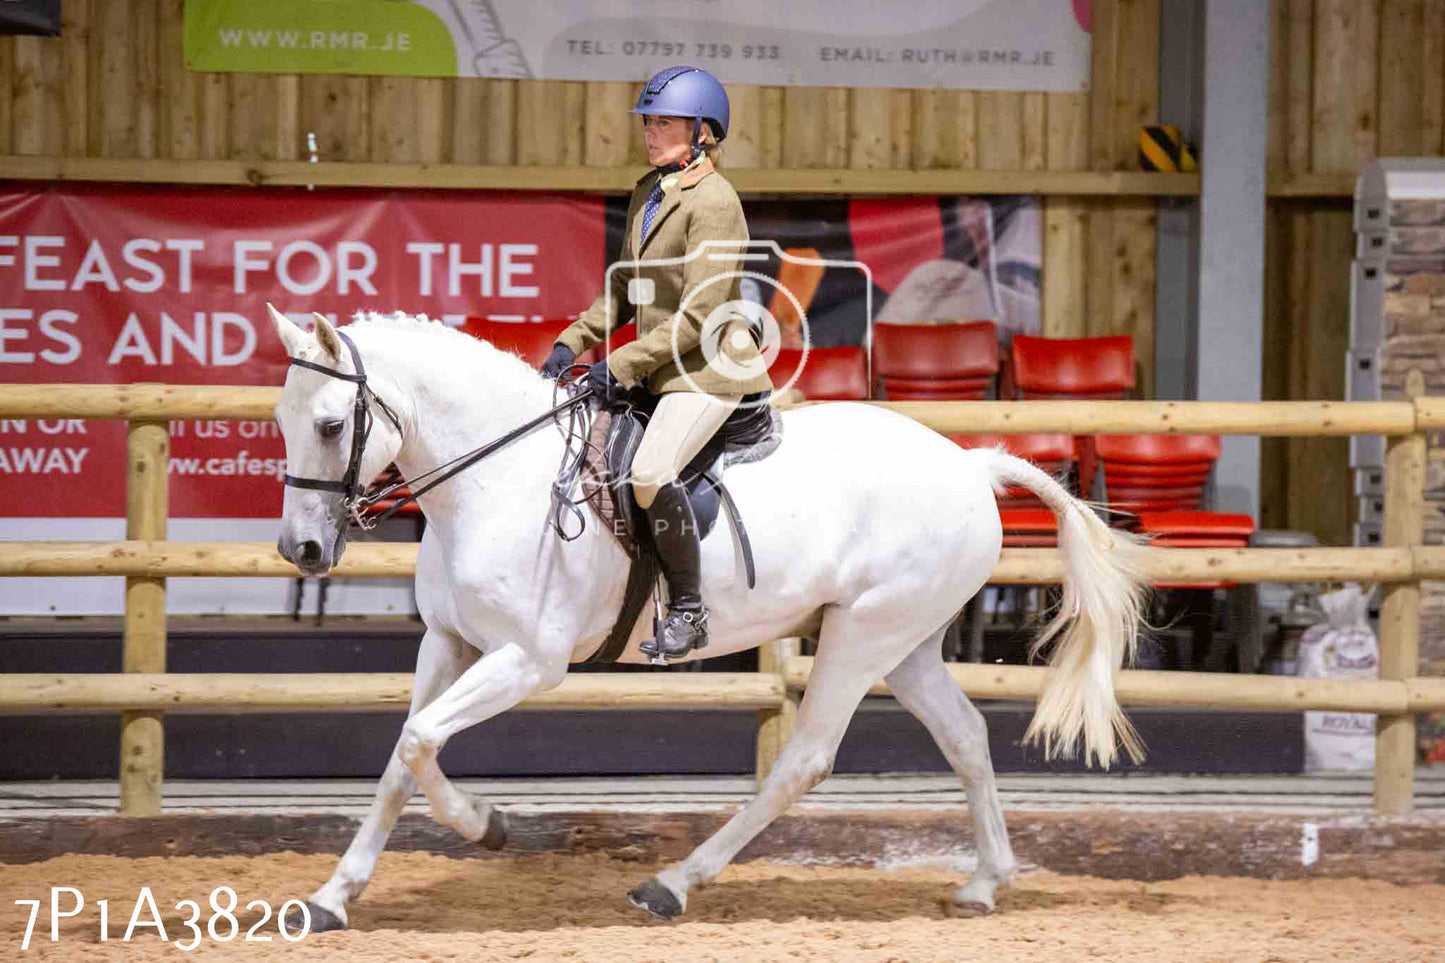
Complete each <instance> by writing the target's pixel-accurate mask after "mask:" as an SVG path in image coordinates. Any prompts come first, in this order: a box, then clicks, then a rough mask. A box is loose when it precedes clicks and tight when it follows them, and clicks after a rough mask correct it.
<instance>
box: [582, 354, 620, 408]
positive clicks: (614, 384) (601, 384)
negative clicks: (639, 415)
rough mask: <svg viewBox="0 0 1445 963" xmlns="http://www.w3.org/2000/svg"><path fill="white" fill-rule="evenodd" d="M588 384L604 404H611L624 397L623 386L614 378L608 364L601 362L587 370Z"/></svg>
mask: <svg viewBox="0 0 1445 963" xmlns="http://www.w3.org/2000/svg"><path fill="white" fill-rule="evenodd" d="M587 384H588V386H589V387H591V389H592V392H593V394H595V395H596V396H597V399H598V400H599V401H601V402H602V403H603V404H611V403H612V402H614V401H616V400H617V399H618V398H619V397H621V395H622V385H621V384H619V383H618V381H617V378H616V377H614V376H613V374H612V369H611V368H609V367H607V362H606V361H605V360H604V361H599V362H597V363H596V364H594V365H593V366H592V367H590V368H588V369H587Z"/></svg>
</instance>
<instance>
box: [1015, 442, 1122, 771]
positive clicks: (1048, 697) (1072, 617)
mask: <svg viewBox="0 0 1445 963" xmlns="http://www.w3.org/2000/svg"><path fill="white" fill-rule="evenodd" d="M992 469H993V475H994V478H995V479H996V481H995V485H997V484H998V483H999V482H1002V483H1005V484H1010V485H1020V486H1022V487H1024V488H1027V489H1028V490H1029V491H1031V492H1033V493H1034V494H1035V495H1037V496H1039V498H1040V499H1042V500H1043V502H1044V504H1045V505H1047V506H1049V508H1050V509H1052V510H1053V513H1054V515H1056V516H1057V517H1058V520H1059V550H1060V552H1061V553H1062V554H1063V557H1064V577H1063V590H1064V591H1063V602H1062V604H1061V605H1060V606H1059V610H1058V612H1057V613H1055V615H1054V617H1053V618H1052V619H1051V620H1050V621H1049V624H1048V625H1047V626H1045V627H1044V630H1043V632H1042V634H1040V635H1039V637H1038V640H1037V641H1036V642H1035V643H1034V644H1033V647H1032V648H1031V649H1030V654H1036V653H1037V652H1038V651H1039V650H1040V649H1042V648H1043V647H1044V646H1046V645H1048V644H1049V642H1051V641H1054V640H1055V639H1057V642H1056V643H1055V645H1054V647H1053V652H1052V653H1051V654H1050V656H1049V665H1050V666H1052V667H1053V672H1052V673H1051V674H1050V676H1049V680H1048V682H1047V683H1046V685H1045V686H1044V691H1043V693H1042V695H1040V696H1039V701H1038V706H1037V708H1036V709H1035V710H1034V717H1033V720H1032V721H1031V722H1030V723H1029V727H1028V730H1027V732H1025V733H1024V741H1025V742H1038V741H1042V742H1043V745H1044V750H1045V757H1046V758H1050V759H1052V758H1054V757H1055V756H1064V757H1072V756H1073V755H1074V754H1075V752H1077V751H1078V748H1079V741H1080V739H1081V738H1082V740H1083V744H1084V753H1085V755H1086V756H1088V755H1091V754H1092V755H1093V756H1094V757H1096V758H1097V759H1098V762H1099V765H1101V766H1103V767H1104V768H1106V769H1107V768H1108V767H1109V766H1110V765H1111V764H1112V763H1113V761H1114V758H1115V737H1116V736H1117V737H1118V739H1119V741H1121V742H1122V743H1123V745H1124V749H1125V750H1127V751H1128V753H1129V755H1130V756H1131V757H1132V758H1133V759H1134V761H1135V762H1139V761H1140V760H1142V759H1143V757H1144V746H1143V743H1142V742H1141V741H1140V739H1139V734H1138V732H1136V731H1135V729H1134V726H1133V725H1132V724H1131V723H1130V722H1129V720H1128V719H1127V718H1125V716H1124V712H1123V710H1122V709H1120V708H1119V702H1118V700H1117V699H1116V698H1115V695H1114V670H1115V669H1117V668H1119V667H1120V665H1121V664H1122V663H1123V660H1124V657H1125V656H1126V655H1127V656H1128V657H1129V658H1130V659H1132V658H1133V656H1134V650H1135V646H1136V645H1137V643H1138V639H1139V623H1140V620H1141V617H1142V609H1143V604H1144V598H1145V596H1146V594H1147V591H1148V584H1147V581H1146V580H1145V579H1144V577H1143V574H1142V573H1143V562H1144V553H1145V552H1146V551H1147V549H1146V548H1145V546H1144V542H1143V540H1142V539H1140V538H1139V537H1138V536H1135V535H1132V534H1130V533H1128V532H1121V531H1118V530H1117V529H1111V528H1109V527H1108V526H1107V525H1105V524H1104V523H1103V521H1101V520H1100V518H1099V516H1097V515H1096V514H1094V512H1093V510H1092V509H1090V508H1089V506H1088V505H1087V504H1085V503H1084V502H1082V501H1080V500H1079V499H1077V498H1075V497H1074V496H1073V495H1070V494H1069V493H1068V492H1067V491H1065V490H1064V488H1063V486H1061V485H1060V484H1059V483H1058V482H1056V481H1054V479H1053V478H1051V477H1049V475H1048V474H1047V473H1046V472H1044V471H1041V470H1040V469H1038V468H1037V467H1035V466H1034V465H1032V464H1030V463H1029V462H1026V461H1024V460H1023V459H1021V458H1015V457H1014V456H1012V455H1009V454H1006V453H1005V452H1003V451H1001V450H999V451H995V452H993V454H992Z"/></svg>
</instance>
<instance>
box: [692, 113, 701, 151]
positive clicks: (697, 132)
mask: <svg viewBox="0 0 1445 963" xmlns="http://www.w3.org/2000/svg"><path fill="white" fill-rule="evenodd" d="M702 155H703V146H702V118H701V117H694V118H693V119H692V159H693V160H697V159H698V158H699V157H701V156H702Z"/></svg>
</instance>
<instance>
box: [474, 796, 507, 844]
mask: <svg viewBox="0 0 1445 963" xmlns="http://www.w3.org/2000/svg"><path fill="white" fill-rule="evenodd" d="M477 842H479V843H481V845H482V848H483V849H501V848H502V847H503V846H505V845H507V816H506V814H505V813H503V812H502V811H501V810H500V809H498V808H497V807H495V806H493V807H492V810H491V812H489V813H488V814H487V831H486V832H485V833H482V838H481V839H479V840H477Z"/></svg>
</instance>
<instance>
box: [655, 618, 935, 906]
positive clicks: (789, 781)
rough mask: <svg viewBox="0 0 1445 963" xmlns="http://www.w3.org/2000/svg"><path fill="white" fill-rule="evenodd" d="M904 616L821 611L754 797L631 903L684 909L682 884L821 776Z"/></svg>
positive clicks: (908, 643) (719, 862)
mask: <svg viewBox="0 0 1445 963" xmlns="http://www.w3.org/2000/svg"><path fill="white" fill-rule="evenodd" d="M904 622H905V620H904V619H903V618H901V617H900V616H899V614H898V612H897V611H889V612H887V613H883V612H874V613H873V614H872V615H871V616H870V617H867V618H865V617H862V616H859V615H857V614H855V613H852V612H850V611H849V610H847V609H838V608H829V609H828V610H827V611H826V612H825V613H824V616H823V630H822V632H821V633H820V635H819V640H818V655H817V658H816V660H815V661H814V663H813V673H812V676H811V677H810V678H809V680H808V691H807V693H806V694H805V695H804V696H803V701H802V704H801V705H800V706H799V707H798V721H797V725H796V727H795V728H794V730H793V735H792V738H790V739H789V740H788V743H787V745H785V746H784V747H783V750H782V752H781V753H780V754H779V755H778V761H777V762H776V763H775V764H774V766H773V769H772V772H770V773H769V774H768V777H767V778H766V779H765V780H763V784H762V786H761V787H760V788H759V789H758V793H757V795H756V796H754V797H753V798H752V799H751V800H750V801H749V802H748V804H747V805H746V806H744V807H743V808H742V809H740V810H739V811H738V812H737V813H736V814H735V815H734V816H733V817H732V819H730V820H728V822H727V824H726V825H724V826H723V827H722V828H721V829H719V830H718V831H717V832H716V833H714V834H713V835H712V836H711V837H709V838H708V839H707V841H706V842H704V843H703V844H702V845H701V846H699V847H698V848H697V849H695V850H693V852H692V853H691V854H690V855H689V856H688V857H687V858H686V859H685V860H683V861H682V862H680V863H677V864H675V865H673V866H669V867H668V868H667V869H665V870H663V871H662V872H661V873H658V874H657V876H656V877H654V878H653V879H650V880H648V881H647V882H645V883H643V884H642V885H641V886H638V887H637V888H636V889H634V890H633V891H632V892H631V893H629V894H628V899H629V900H631V902H632V904H633V905H634V906H638V907H641V908H642V909H645V910H647V911H648V912H650V913H652V914H653V915H654V916H657V917H660V918H662V919H672V918H673V917H674V916H677V915H678V914H679V913H681V912H682V911H683V910H684V909H686V908H687V894H688V890H689V889H691V888H692V887H693V886H705V885H706V884H708V883H710V882H712V880H713V879H714V878H715V877H716V876H717V874H718V873H720V872H722V870H723V868H724V867H725V866H727V864H728V863H730V862H732V860H733V857H734V856H736V855H737V854H738V852H739V850H741V849H742V848H743V847H744V846H746V845H747V844H748V843H749V842H750V841H752V839H753V837H754V836H756V835H757V834H758V833H760V832H762V831H763V830H764V829H765V828H767V826H768V824H769V823H771V822H772V821H773V820H774V819H776V818H778V816H780V815H782V814H783V813H784V812H786V811H787V810H788V808H789V807H790V806H792V805H793V803H795V802H797V801H798V799H799V798H800V797H801V796H803V794H805V793H806V792H808V790H810V789H812V788H813V787H814V786H816V785H817V784H818V783H820V782H822V781H823V780H824V779H825V778H827V776H828V774H829V773H830V772H832V769H833V758H834V756H835V755H836V753H837V751H838V743H839V742H841V741H842V739H843V733H844V731H845V730H846V729H847V728H848V720H849V719H850V718H852V716H853V713H854V712H855V711H856V710H857V708H858V704H859V703H860V702H862V701H863V697H864V696H865V695H867V693H868V688H869V686H871V685H872V684H873V683H874V682H876V681H878V680H879V679H880V678H882V677H883V674H884V673H885V672H887V671H888V670H889V669H890V668H892V667H893V666H894V665H895V664H896V663H897V662H898V660H899V658H900V657H901V656H902V655H903V654H904V653H905V652H907V651H908V650H909V649H910V648H912V647H913V646H914V645H916V644H917V641H918V635H919V632H918V630H917V629H915V630H914V631H913V632H912V634H911V635H910V634H907V630H903V631H900V629H899V628H898V626H899V625H900V624H902V623H904ZM939 632H942V629H940V630H939ZM936 640H937V636H935V641H936Z"/></svg>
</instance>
